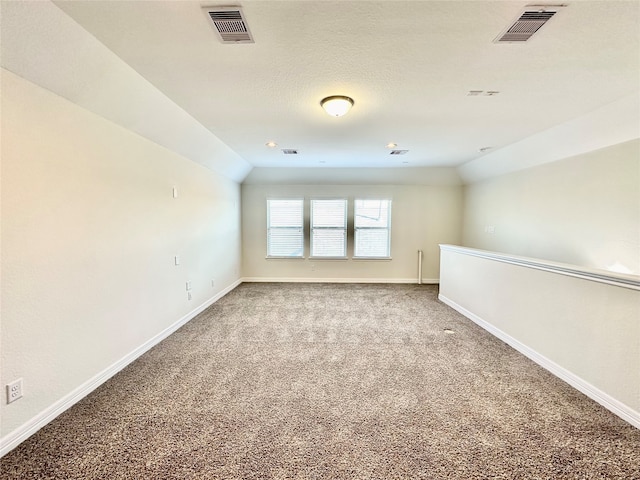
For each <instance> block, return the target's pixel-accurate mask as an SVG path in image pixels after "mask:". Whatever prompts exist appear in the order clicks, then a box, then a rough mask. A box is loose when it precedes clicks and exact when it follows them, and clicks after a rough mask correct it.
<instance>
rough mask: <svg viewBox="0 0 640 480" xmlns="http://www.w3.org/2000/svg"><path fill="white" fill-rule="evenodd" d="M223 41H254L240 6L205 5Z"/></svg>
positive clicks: (206, 11) (205, 9)
mask: <svg viewBox="0 0 640 480" xmlns="http://www.w3.org/2000/svg"><path fill="white" fill-rule="evenodd" d="M203 10H204V12H205V13H206V14H207V17H209V19H210V20H211V22H212V24H213V28H214V30H215V31H216V32H217V33H218V35H219V36H220V40H221V41H222V43H254V41H253V36H252V35H251V32H250V31H249V25H248V24H247V21H246V19H245V18H244V14H243V13H242V9H241V8H240V7H204V9H203Z"/></svg>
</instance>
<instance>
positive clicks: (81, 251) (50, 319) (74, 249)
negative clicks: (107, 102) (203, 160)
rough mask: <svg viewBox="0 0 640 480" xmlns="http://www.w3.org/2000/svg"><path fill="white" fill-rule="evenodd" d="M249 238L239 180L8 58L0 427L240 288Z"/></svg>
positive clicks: (14, 423)
mask: <svg viewBox="0 0 640 480" xmlns="http://www.w3.org/2000/svg"><path fill="white" fill-rule="evenodd" d="M174 186H175V187H177V189H178V195H179V196H178V198H176V199H174V198H173V196H172V188H173V187H174ZM240 247H241V244H240V187H239V185H238V184H237V183H235V182H233V181H231V180H228V179H225V178H224V177H222V176H220V175H219V174H216V173H214V172H212V171H211V170H208V169H207V168H205V167H203V166H201V165H198V164H196V163H194V162H192V161H190V160H187V159H186V158H184V157H181V156H180V155H177V154H175V153H173V152H171V151H169V150H167V149H165V148H163V147H160V146H158V145H157V144H154V143H152V142H150V141H149V140H146V139H144V138H143V137H141V136H139V135H137V134H134V133H132V132H130V131H128V130H126V129H124V128H122V127H120V126H118V125H116V124H114V123H111V122H110V121H107V120H105V119H103V118H101V117H99V116H97V115H95V114H93V113H90V112H89V111H87V110H84V109H82V108H80V107H78V106H76V105H74V104H72V103H70V102H69V101H67V100H66V99H63V98H62V97H59V96H57V95H55V94H53V93H51V92H49V91H47V90H44V89H42V88H40V87H38V86H36V85H34V84H32V83H30V82H28V81H26V80H24V79H22V78H20V77H18V76H16V75H14V74H12V73H10V72H8V71H6V70H2V257H1V259H2V264H1V268H2V270H1V271H2V325H1V333H2V339H1V341H2V343H1V346H2V352H1V359H2V368H1V371H0V375H1V380H0V384H1V385H5V384H6V383H8V382H10V381H13V380H15V379H17V378H23V380H24V398H22V399H20V400H18V401H16V402H14V403H12V404H10V405H5V402H4V401H2V402H0V403H2V406H1V416H2V430H1V434H2V437H6V436H7V435H8V434H9V433H10V432H13V431H15V430H16V429H19V427H20V428H22V427H24V425H26V424H28V423H29V422H30V421H32V420H33V419H34V418H36V417H37V416H38V415H42V414H43V412H47V411H48V409H51V408H52V406H54V405H56V402H59V401H61V399H64V398H65V396H68V395H69V394H70V392H72V391H74V389H76V388H78V387H79V386H82V385H83V384H84V383H85V382H87V381H88V380H90V379H92V378H94V376H96V375H97V374H99V373H100V372H103V371H105V369H108V368H109V367H110V366H112V365H114V364H115V363H116V362H118V361H119V360H121V359H123V358H124V357H125V356H127V355H128V354H130V353H131V352H132V351H134V350H135V349H136V348H138V347H140V346H141V345H143V344H145V342H148V341H149V340H150V339H152V338H154V336H156V335H158V334H159V333H160V332H162V331H163V330H165V329H167V328H168V327H170V326H171V325H173V324H175V323H176V322H177V321H179V320H180V319H183V320H184V319H185V317H189V315H190V312H193V310H195V309H196V308H197V307H198V306H201V305H202V304H205V303H206V302H208V301H210V300H211V299H212V298H215V297H216V296H217V295H218V294H220V293H221V292H222V291H224V289H226V288H227V287H230V286H233V285H234V283H235V282H236V281H237V280H238V279H239V276H240ZM174 255H179V256H180V260H181V263H180V265H179V266H175V265H174ZM212 279H215V287H212V286H211V280H212ZM187 280H190V281H191V282H192V288H193V289H192V295H193V298H192V300H188V299H187V292H186V288H185V282H186V281H187Z"/></svg>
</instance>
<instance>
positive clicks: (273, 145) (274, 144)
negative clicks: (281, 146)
mask: <svg viewBox="0 0 640 480" xmlns="http://www.w3.org/2000/svg"><path fill="white" fill-rule="evenodd" d="M265 145H266V146H267V147H269V148H275V147H277V146H278V144H277V143H276V142H267V143H266V144H265Z"/></svg>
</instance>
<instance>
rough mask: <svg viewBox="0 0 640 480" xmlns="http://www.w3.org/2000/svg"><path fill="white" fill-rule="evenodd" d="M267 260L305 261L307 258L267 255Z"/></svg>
mask: <svg viewBox="0 0 640 480" xmlns="http://www.w3.org/2000/svg"><path fill="white" fill-rule="evenodd" d="M264 258H265V260H304V259H305V257H278V256H274V255H267V256H266V257H264Z"/></svg>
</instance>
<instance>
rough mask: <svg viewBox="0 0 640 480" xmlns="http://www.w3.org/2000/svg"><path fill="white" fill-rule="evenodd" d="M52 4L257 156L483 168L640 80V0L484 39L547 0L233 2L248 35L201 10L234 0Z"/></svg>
mask: <svg viewBox="0 0 640 480" xmlns="http://www.w3.org/2000/svg"><path fill="white" fill-rule="evenodd" d="M29 3H31V4H33V3H34V2H29ZM35 3H40V2H35ZM54 3H55V5H57V7H59V8H60V9H61V10H62V11H64V12H65V13H66V14H67V15H69V16H70V17H71V18H72V19H73V20H75V22H77V23H78V24H79V25H80V26H81V27H82V28H84V29H85V30H86V31H88V32H89V33H90V34H91V35H93V36H95V38H96V39H97V40H98V41H99V42H101V43H102V44H104V45H105V46H106V47H107V48H108V49H109V50H110V51H111V52H113V53H115V55H116V56H117V57H119V59H121V60H123V61H124V62H125V63H126V64H128V65H129V66H130V67H132V68H133V69H134V70H135V71H136V72H137V73H138V74H140V75H141V76H142V77H143V78H144V79H146V80H147V81H148V82H150V83H151V84H152V85H153V86H154V87H156V88H157V89H158V90H159V91H160V92H162V94H164V95H165V96H166V97H168V98H169V99H170V100H171V101H172V102H175V104H177V106H179V107H180V108H181V109H183V110H184V111H185V112H187V113H188V114H189V115H190V116H191V117H193V118H194V119H195V120H197V122H199V123H200V124H202V125H203V126H204V127H205V128H206V129H207V130H208V131H210V132H211V133H212V134H213V135H214V136H215V137H217V138H218V139H219V140H220V141H221V142H223V143H224V144H225V145H226V146H228V147H229V148H230V149H231V150H232V151H233V152H235V153H236V154H238V156H239V157H240V158H241V159H243V160H244V161H246V162H248V164H250V165H252V166H256V167H317V168H326V167H403V168H406V167H424V166H428V167H452V166H460V165H463V164H465V163H467V162H472V161H475V163H476V166H477V162H478V161H479V160H481V158H480V157H486V156H491V154H493V153H494V152H497V151H500V150H501V149H505V148H507V147H509V146H512V145H518V144H521V143H522V142H523V141H525V140H526V139H528V138H535V136H536V135H538V134H540V132H543V131H545V130H548V129H552V128H555V127H557V126H559V125H563V124H566V123H568V122H572V121H574V120H575V119H577V118H580V117H583V116H585V115H590V114H592V112H597V111H599V109H602V108H603V107H606V106H607V105H609V104H615V102H619V101H620V99H623V98H625V97H628V96H633V95H634V94H637V92H638V91H639V90H640V29H639V24H640V23H639V22H640V2H638V1H630V2H621V1H615V0H607V1H600V2H591V1H584V0H573V1H571V2H569V3H570V4H569V5H568V6H567V7H566V8H563V9H561V11H560V12H559V13H558V14H557V15H556V16H555V17H554V18H552V19H551V21H550V22H549V23H548V24H547V25H545V26H544V27H542V29H541V30H540V31H539V32H538V33H537V34H536V35H534V37H533V38H532V39H531V40H530V41H529V42H527V43H525V44H519V45H518V44H506V45H505V44H501V45H499V44H495V43H493V39H494V38H495V37H496V36H497V35H498V34H499V33H501V32H502V31H503V30H504V29H505V28H506V27H507V26H508V25H509V24H510V23H512V22H513V21H514V20H515V19H516V18H517V16H518V15H519V14H520V12H521V11H522V10H523V8H524V7H525V6H526V5H527V4H530V3H544V2H523V1H455V0H454V1H409V2H404V1H385V2H371V1H344V0H341V1H320V0H311V1H271V0H270V1H239V2H232V3H236V4H239V5H241V6H242V8H243V11H244V14H245V17H246V19H247V21H248V23H249V26H250V28H251V31H252V33H253V36H254V38H255V43H254V44H242V45H227V44H222V43H221V42H220V41H219V40H218V38H217V36H216V34H215V32H214V31H213V28H212V26H211V25H210V23H209V21H208V18H207V17H206V15H205V14H204V12H203V11H202V8H201V5H205V4H206V5H215V4H219V5H228V4H229V2H215V1H213V2H208V3H201V2H190V1H171V2H164V1H153V2H149V1H132V2H131V1H72V2H69V1H58V2H54ZM547 3H548V2H547ZM554 3H556V2H554ZM30 8H33V7H30ZM78 88H79V87H78ZM470 90H482V91H488V90H496V91H499V92H500V93H499V94H498V95H496V96H483V95H480V96H467V92H468V91H470ZM85 93H86V92H85ZM333 94H342V95H349V96H351V97H352V98H354V99H355V106H354V108H353V109H352V111H351V112H350V113H349V114H348V115H347V116H345V117H342V118H332V117H329V116H328V115H326V114H325V113H324V112H323V111H322V109H321V108H320V106H319V102H320V99H322V98H323V97H324V96H328V95H333ZM546 138H550V136H547V137H546ZM267 141H275V142H277V143H278V148H276V149H269V148H267V147H266V146H265V143H266V142H267ZM389 142H394V143H397V144H398V148H401V149H408V150H409V153H408V154H407V155H404V156H390V155H389V150H388V149H386V148H385V145H386V144H387V143H389ZM525 145H526V143H525ZM483 147H492V148H491V149H490V150H488V152H485V153H481V152H480V151H479V150H480V149H481V148H483ZM280 148H295V149H298V150H299V152H300V154H299V155H297V156H285V155H283V154H282V152H281V151H280ZM515 155H517V152H516V153H515ZM405 162H406V163H405ZM478 168H482V165H480V167H478Z"/></svg>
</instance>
